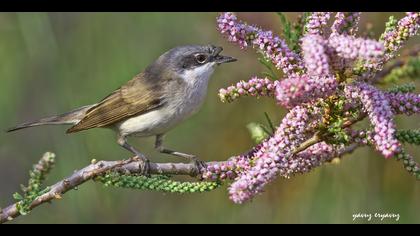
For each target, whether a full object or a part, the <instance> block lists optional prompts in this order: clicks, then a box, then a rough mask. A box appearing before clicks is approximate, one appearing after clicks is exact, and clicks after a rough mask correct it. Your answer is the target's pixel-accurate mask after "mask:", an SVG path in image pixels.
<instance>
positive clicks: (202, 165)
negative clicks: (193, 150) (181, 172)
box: [191, 156, 207, 175]
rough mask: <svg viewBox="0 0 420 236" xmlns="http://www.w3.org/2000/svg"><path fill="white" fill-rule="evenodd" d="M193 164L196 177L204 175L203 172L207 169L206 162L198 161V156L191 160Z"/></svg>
mask: <svg viewBox="0 0 420 236" xmlns="http://www.w3.org/2000/svg"><path fill="white" fill-rule="evenodd" d="M191 163H192V164H193V165H194V167H195V171H194V175H200V174H202V172H203V171H205V169H206V168H207V164H206V162H205V161H202V160H200V159H198V158H197V157H196V156H194V157H192V158H191Z"/></svg>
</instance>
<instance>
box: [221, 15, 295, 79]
mask: <svg viewBox="0 0 420 236" xmlns="http://www.w3.org/2000/svg"><path fill="white" fill-rule="evenodd" d="M217 23H218V30H219V31H220V32H221V33H222V34H224V35H226V36H227V38H228V40H229V41H231V42H235V43H238V44H239V46H240V47H241V48H242V49H244V48H246V47H247V46H248V45H252V46H254V47H256V48H258V49H260V50H262V52H263V53H264V55H265V56H266V57H267V58H269V59H270V60H271V61H272V62H273V64H274V65H275V66H276V67H277V68H278V69H281V70H283V72H284V74H285V75H287V76H289V75H293V74H296V73H300V72H301V70H302V69H303V64H302V60H301V59H300V57H299V55H297V54H296V53H294V52H293V51H291V50H290V49H289V47H288V46H287V44H286V42H285V41H284V40H282V39H280V38H279V37H278V36H275V35H273V32H272V31H264V30H262V29H260V28H258V27H255V26H249V25H247V24H245V23H242V22H241V21H239V22H238V21H237V18H236V16H235V15H234V14H233V13H231V12H226V13H222V14H221V15H220V16H219V17H218V18H217Z"/></svg>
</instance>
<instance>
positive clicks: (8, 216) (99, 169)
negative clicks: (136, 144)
mask: <svg viewBox="0 0 420 236" xmlns="http://www.w3.org/2000/svg"><path fill="white" fill-rule="evenodd" d="M320 141H321V139H320V137H319V136H318V134H317V133H316V134H315V135H314V136H313V137H312V138H310V139H308V140H307V141H306V142H304V143H302V145H301V146H299V147H298V148H296V149H295V150H294V151H293V152H292V154H296V153H299V152H301V151H304V150H305V149H306V148H308V147H310V146H312V145H314V144H316V143H318V142H320ZM223 163H225V161H220V162H207V165H214V164H219V165H222V164H223ZM110 170H112V171H115V172H120V173H127V174H134V173H141V172H142V167H141V165H140V161H139V159H138V158H131V159H128V160H120V161H99V162H97V163H92V164H90V165H89V166H87V167H85V168H83V169H81V170H79V171H76V172H74V173H73V174H72V175H71V176H69V177H67V178H65V179H63V180H61V181H59V182H57V183H56V184H54V185H52V186H51V187H50V188H49V191H48V192H46V193H44V194H42V195H40V196H39V197H37V198H36V199H35V200H34V201H33V202H32V203H31V204H30V205H29V210H32V209H33V208H35V207H37V206H39V205H42V204H44V203H47V202H51V201H52V200H56V199H61V198H62V195H63V194H64V193H66V192H67V191H69V190H72V189H75V188H76V187H77V186H79V185H82V184H83V183H85V182H86V181H88V180H91V179H94V178H95V177H97V176H101V175H102V174H104V173H106V172H107V171H110ZM150 174H158V175H187V176H191V177H197V170H196V166H195V165H194V164H192V163H150ZM17 204H18V203H15V204H12V205H10V206H8V207H6V208H5V209H0V223H5V222H7V221H11V220H13V219H15V218H16V217H18V216H20V213H19V210H18V206H17Z"/></svg>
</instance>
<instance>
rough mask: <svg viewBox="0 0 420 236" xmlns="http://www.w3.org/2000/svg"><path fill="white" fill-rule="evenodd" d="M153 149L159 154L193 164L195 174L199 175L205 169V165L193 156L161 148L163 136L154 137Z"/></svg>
mask: <svg viewBox="0 0 420 236" xmlns="http://www.w3.org/2000/svg"><path fill="white" fill-rule="evenodd" d="M155 149H156V150H158V151H159V152H161V153H166V154H170V155H174V156H177V157H182V158H185V159H187V160H188V161H190V162H191V163H193V164H194V165H195V167H196V169H197V173H201V170H202V169H204V168H206V163H205V162H204V161H202V160H200V159H198V158H197V157H196V156H195V155H191V154H187V153H183V152H177V151H173V150H170V149H167V148H165V147H164V146H163V134H159V135H156V142H155Z"/></svg>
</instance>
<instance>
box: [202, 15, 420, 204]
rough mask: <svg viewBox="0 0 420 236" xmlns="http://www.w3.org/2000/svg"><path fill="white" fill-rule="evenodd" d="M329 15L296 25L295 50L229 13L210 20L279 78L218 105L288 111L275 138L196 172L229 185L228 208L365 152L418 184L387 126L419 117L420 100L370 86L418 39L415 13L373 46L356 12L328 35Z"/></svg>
mask: <svg viewBox="0 0 420 236" xmlns="http://www.w3.org/2000/svg"><path fill="white" fill-rule="evenodd" d="M330 16H331V13H329V12H315V13H312V14H310V15H309V17H308V18H307V19H306V21H302V22H306V23H304V25H303V28H304V31H303V32H301V34H300V36H299V45H298V47H300V48H298V49H297V50H296V49H295V47H293V48H294V50H296V51H292V50H290V49H289V47H288V45H287V44H286V41H285V40H283V39H280V38H279V37H278V36H275V35H274V34H273V33H272V31H264V30H262V29H261V28H259V27H257V26H251V25H248V24H246V23H243V22H242V21H238V19H237V17H236V16H235V15H234V14H233V13H230V12H228V13H222V14H220V16H219V17H218V18H217V23H218V30H219V31H220V32H221V33H222V34H223V35H224V36H226V37H227V39H228V40H229V41H230V42H235V43H237V44H238V45H239V46H240V47H241V49H245V48H247V47H248V46H252V47H254V48H257V49H258V50H260V51H261V52H262V53H263V55H264V56H265V57H266V58H268V59H270V61H271V62H272V63H273V64H274V65H275V66H276V68H277V69H281V70H282V71H283V78H273V79H268V78H263V79H262V78H258V77H252V78H251V80H249V81H247V82H245V81H240V82H238V83H236V84H235V85H232V86H230V87H228V88H226V89H221V90H220V91H219V96H220V98H221V100H222V101H227V102H231V101H233V100H235V99H237V98H239V97H241V96H254V97H261V96H268V97H273V98H274V99H275V100H276V101H277V104H278V105H280V106H281V107H284V108H286V109H287V110H288V113H287V115H286V116H285V117H284V118H283V119H282V121H281V123H280V125H279V126H278V127H277V128H276V131H275V132H274V133H273V134H272V133H270V134H269V135H268V137H267V138H266V139H264V141H262V142H261V143H259V144H258V145H257V146H256V147H255V148H253V149H252V151H250V152H248V153H246V154H243V155H238V156H235V157H233V158H230V159H229V160H228V161H227V162H225V163H223V165H219V164H216V165H210V166H208V167H207V169H206V170H204V171H203V173H204V174H203V178H205V179H213V180H223V179H231V180H232V179H233V180H234V181H233V183H232V184H231V185H230V187H229V195H230V199H231V200H233V201H234V202H235V203H243V202H245V201H248V200H250V199H252V198H253V197H254V196H256V195H257V194H259V193H261V192H262V191H263V188H264V187H265V186H266V185H267V184H268V183H270V182H272V181H273V180H274V179H275V178H276V177H278V176H282V177H286V178H289V177H291V176H293V175H294V174H297V173H305V172H308V171H310V170H311V169H313V168H314V167H317V166H320V165H322V164H323V163H325V162H328V161H331V160H332V159H333V158H335V157H337V156H341V155H344V154H345V153H348V152H350V151H352V150H353V149H355V148H357V147H360V146H364V145H369V146H373V147H374V148H375V149H376V150H377V151H379V152H380V153H381V154H382V155H383V156H384V157H385V158H390V157H396V158H397V159H401V160H404V165H405V167H406V169H407V170H409V172H411V173H414V174H416V175H418V176H419V178H420V172H419V168H420V167H419V166H420V165H418V164H417V163H414V164H413V162H415V160H414V158H413V157H411V156H410V155H408V154H406V153H405V152H404V150H403V148H402V144H401V143H400V141H399V139H398V137H401V135H399V136H398V134H399V133H398V132H397V127H396V124H395V122H394V116H395V115H397V114H406V115H411V114H416V113H419V112H420V95H418V94H414V93H411V92H412V91H409V92H407V91H406V92H401V91H403V90H395V91H394V92H391V91H390V92H383V91H381V90H379V89H377V88H376V87H375V86H374V85H373V83H375V82H376V81H375V80H372V79H371V78H373V77H374V76H375V75H376V74H377V72H378V71H380V70H382V66H383V64H384V63H385V62H387V61H388V60H389V59H391V58H392V57H393V56H394V55H395V53H396V51H397V50H399V48H400V47H401V46H402V45H403V43H404V42H405V41H406V40H408V38H409V37H411V36H414V35H415V34H418V32H419V27H420V21H419V13H415V12H411V13H407V15H406V16H405V17H404V18H402V19H401V20H400V21H398V23H397V24H396V26H395V27H394V28H389V27H388V26H387V30H386V32H385V33H384V36H383V37H382V38H381V40H379V41H377V40H374V39H366V38H361V37H357V36H356V33H357V31H358V23H359V20H360V12H337V13H336V14H335V19H334V22H333V23H332V25H331V28H330V29H328V28H327V26H328V22H329V19H330ZM285 35H287V34H285ZM287 42H293V40H290V38H289V40H288V41H287ZM273 77H274V76H273ZM366 116H367V117H368V119H369V121H370V124H371V127H369V129H366V130H354V127H353V126H352V125H353V124H354V123H356V122H359V121H360V120H362V119H364V118H365V117H366ZM313 137H317V138H315V140H316V141H313V140H312V138H313ZM418 139H420V135H419V137H418ZM308 140H309V141H311V142H310V144H308ZM416 140H417V139H416ZM296 150H298V151H296ZM407 163H409V164H407ZM416 168H417V169H416ZM413 170H415V171H413Z"/></svg>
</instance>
